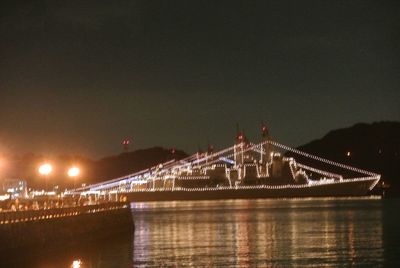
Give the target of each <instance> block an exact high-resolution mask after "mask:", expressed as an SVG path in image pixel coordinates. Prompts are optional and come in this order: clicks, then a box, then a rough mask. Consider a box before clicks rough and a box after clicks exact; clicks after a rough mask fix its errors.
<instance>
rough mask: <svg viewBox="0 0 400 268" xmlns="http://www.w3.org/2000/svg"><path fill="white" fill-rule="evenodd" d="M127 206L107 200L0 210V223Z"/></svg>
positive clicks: (74, 214)
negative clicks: (65, 205) (47, 207)
mask: <svg viewBox="0 0 400 268" xmlns="http://www.w3.org/2000/svg"><path fill="white" fill-rule="evenodd" d="M127 207H128V204H127V203H123V202H108V203H103V204H96V205H86V206H72V207H62V208H49V209H38V210H33V209H31V210H19V211H1V212H0V225H3V224H14V223H23V222H31V221H40V220H48V219H55V218H63V217H71V216H78V215H83V214H93V213H99V212H106V211H111V210H117V209H123V208H127Z"/></svg>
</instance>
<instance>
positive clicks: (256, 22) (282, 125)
mask: <svg viewBox="0 0 400 268" xmlns="http://www.w3.org/2000/svg"><path fill="white" fill-rule="evenodd" d="M399 3H400V2H399V1H367V0H362V1H319V0H315V1H297V0H296V1H232V0H230V1H215V0H213V1H187V0H184V1H151V0H144V1H101V0H96V1H56V0H48V1H43V0H37V1H1V4H0V154H1V152H3V153H9V152H13V153H18V154H22V153H26V152H35V153H43V154H55V153H75V154H76V153H77V154H83V155H87V156H90V157H94V158H99V157H102V156H105V155H109V154H115V153H119V152H120V151H121V150H122V149H121V148H122V147H121V145H120V141H121V140H122V138H124V137H126V136H128V137H132V138H133V148H132V149H135V148H145V147H150V146H154V145H161V146H165V147H176V148H181V149H184V150H186V151H188V152H193V151H195V150H197V147H198V146H199V145H200V146H202V147H203V148H204V147H205V146H206V144H207V141H208V140H209V141H210V142H212V143H213V144H214V145H215V146H216V147H217V148H221V147H224V146H228V145H231V144H232V142H233V137H234V133H235V125H236V123H239V124H240V126H241V127H243V128H244V129H245V131H246V133H247V135H248V136H249V138H250V139H252V140H257V139H258V138H259V137H258V133H259V125H260V122H261V120H265V121H266V123H267V124H268V126H269V128H270V131H271V133H272V135H273V137H274V138H275V139H276V140H278V141H281V142H284V143H287V144H289V145H294V146H296V145H300V144H302V143H305V142H308V141H310V140H312V139H315V138H319V137H321V136H322V135H324V134H325V133H326V132H327V131H329V130H331V129H334V128H339V127H346V126H350V125H352V124H354V123H357V122H373V121H381V120H400V89H399V85H400V46H399V42H400V5H399Z"/></svg>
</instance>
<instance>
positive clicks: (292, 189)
mask: <svg viewBox="0 0 400 268" xmlns="http://www.w3.org/2000/svg"><path fill="white" fill-rule="evenodd" d="M375 183H376V179H366V180H364V181H344V182H341V183H332V184H331V183H329V184H320V185H313V186H310V187H296V186H297V185H286V186H285V187H282V188H273V187H268V186H264V187H263V186H261V187H239V188H220V189H218V188H209V189H207V188H202V189H178V190H173V191H172V190H150V191H134V192H125V193H122V192H121V193H120V194H121V195H122V196H126V197H127V198H128V200H129V201H131V202H134V201H140V202H142V201H173V200H214V199H215V200H217V199H256V198H297V197H347V196H365V195H367V194H368V192H369V189H370V188H371V187H373V185H374V184H375Z"/></svg>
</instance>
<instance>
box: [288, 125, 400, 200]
mask: <svg viewBox="0 0 400 268" xmlns="http://www.w3.org/2000/svg"><path fill="white" fill-rule="evenodd" d="M298 149H299V150H301V151H304V152H307V153H310V154H314V155H318V156H321V157H324V158H326V159H330V160H333V161H337V162H339V163H344V164H348V165H351V166H354V167H358V168H361V169H365V170H369V171H373V172H376V173H379V174H381V175H382V180H381V181H382V182H384V184H385V185H386V186H388V185H389V184H390V188H389V189H388V191H387V193H388V194H391V195H399V194H400V175H399V164H400V122H376V123H372V124H364V123H359V124H356V125H354V126H352V127H349V128H342V129H337V130H332V131H330V132H329V133H328V134H327V135H325V136H324V137H323V138H321V139H318V140H314V141H311V142H309V143H307V144H304V145H302V146H299V147H298ZM288 155H289V154H288ZM301 160H302V161H307V160H306V159H301Z"/></svg>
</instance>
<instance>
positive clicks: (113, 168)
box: [90, 147, 187, 182]
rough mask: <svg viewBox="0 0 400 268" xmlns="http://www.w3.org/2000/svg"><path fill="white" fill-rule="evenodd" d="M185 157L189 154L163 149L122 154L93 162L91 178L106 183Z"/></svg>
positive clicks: (156, 148) (154, 148)
mask: <svg viewBox="0 0 400 268" xmlns="http://www.w3.org/2000/svg"><path fill="white" fill-rule="evenodd" d="M185 157H187V154H186V153H185V152H183V151H181V150H173V151H172V150H167V149H164V148H161V147H153V148H149V149H144V150H137V151H134V152H128V153H122V154H119V155H117V156H110V157H106V158H103V159H100V160H98V161H95V162H93V165H92V169H91V170H90V178H92V182H93V181H104V180H107V179H110V178H117V177H120V176H124V175H127V174H130V173H133V172H136V171H140V170H143V169H146V168H149V167H152V166H155V165H157V164H160V163H163V162H167V161H169V160H172V159H175V160H179V159H182V158H185Z"/></svg>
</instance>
